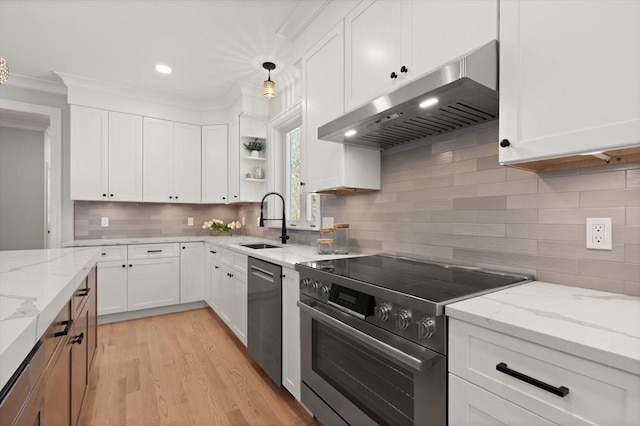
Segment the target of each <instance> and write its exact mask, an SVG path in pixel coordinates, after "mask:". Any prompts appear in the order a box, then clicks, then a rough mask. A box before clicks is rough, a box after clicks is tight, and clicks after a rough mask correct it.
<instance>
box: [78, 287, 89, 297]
mask: <svg viewBox="0 0 640 426" xmlns="http://www.w3.org/2000/svg"><path fill="white" fill-rule="evenodd" d="M90 290H91V289H90V288H83V289H82V290H80V292H79V293H78V294H76V297H85V296H88V295H89V291H90Z"/></svg>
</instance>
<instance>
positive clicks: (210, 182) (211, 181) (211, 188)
mask: <svg viewBox="0 0 640 426" xmlns="http://www.w3.org/2000/svg"><path fill="white" fill-rule="evenodd" d="M227 139H228V135H227V125H226V124H222V125H216V126H204V127H202V202H203V203H226V202H227V200H228V195H227V179H228V168H227V158H228V157H227Z"/></svg>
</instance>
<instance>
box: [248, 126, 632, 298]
mask: <svg viewBox="0 0 640 426" xmlns="http://www.w3.org/2000/svg"><path fill="white" fill-rule="evenodd" d="M477 129H478V127H476V130H474V129H468V130H466V131H462V132H458V133H457V134H453V136H448V137H447V138H441V139H439V140H437V141H436V142H435V143H433V144H430V145H427V144H423V145H419V146H417V147H416V146H415V145H413V148H412V149H405V147H398V148H394V149H393V150H387V151H383V156H382V182H383V185H382V190H381V191H379V192H369V193H360V194H352V195H340V196H335V197H323V202H322V208H323V211H322V215H323V216H334V217H335V221H336V222H348V223H350V225H351V228H350V231H351V232H350V236H351V244H352V246H353V248H354V251H363V252H368V253H373V252H390V253H396V254H401V255H408V256H412V257H426V258H432V259H442V260H453V261H455V262H463V263H472V264H477V265H481V266H485V267H490V268H498V269H503V270H514V271H521V272H527V273H532V274H535V275H536V277H537V279H539V280H542V281H550V282H554V283H559V284H565V285H570V286H577V287H585V288H593V289H598V290H605V291H612V292H616V293H626V294H632V295H640V163H630V164H626V165H615V164H610V165H606V164H605V165H603V166H599V167H591V168H584V169H575V170H565V171H556V172H546V173H533V172H528V171H522V170H518V169H514V168H509V167H501V166H500V165H499V164H498V157H497V155H498V144H497V143H496V141H497V140H498V131H497V123H491V124H490V125H488V126H486V125H485V126H484V127H483V128H482V129H481V130H477ZM252 213H253V210H252V209H249V208H241V209H240V214H242V215H246V216H247V221H248V223H249V225H248V226H247V232H249V233H250V234H253V235H264V236H267V237H269V238H274V239H275V237H276V236H277V235H278V233H279V231H278V230H264V229H260V228H257V227H256V226H255V225H251V224H252V223H253V222H254V221H255V219H253V218H252V217H250V215H251V214H252ZM587 217H611V218H612V219H613V251H597V250H587V249H586V248H585V219H586V218H587ZM291 234H292V239H293V241H296V242H300V243H303V244H313V242H314V241H315V239H316V238H317V237H318V234H317V233H315V232H295V231H292V232H291Z"/></svg>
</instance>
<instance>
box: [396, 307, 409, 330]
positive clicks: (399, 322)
mask: <svg viewBox="0 0 640 426" xmlns="http://www.w3.org/2000/svg"><path fill="white" fill-rule="evenodd" d="M409 324H411V312H410V311H408V310H406V309H403V310H401V311H400V312H398V313H397V314H396V328H399V329H400V330H404V329H405V328H407V327H409Z"/></svg>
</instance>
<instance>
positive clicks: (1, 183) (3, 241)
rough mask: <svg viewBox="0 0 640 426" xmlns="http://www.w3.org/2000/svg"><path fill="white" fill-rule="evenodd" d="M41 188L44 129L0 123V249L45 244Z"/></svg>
mask: <svg viewBox="0 0 640 426" xmlns="http://www.w3.org/2000/svg"><path fill="white" fill-rule="evenodd" d="M18 183H19V184H18ZM44 189H45V181H44V133H43V132H38V131H34V130H22V129H13V128H9V127H0V208H1V210H2V214H0V250H24V249H42V248H44V245H45V231H44V228H45V220H44V215H45V205H44Z"/></svg>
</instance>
